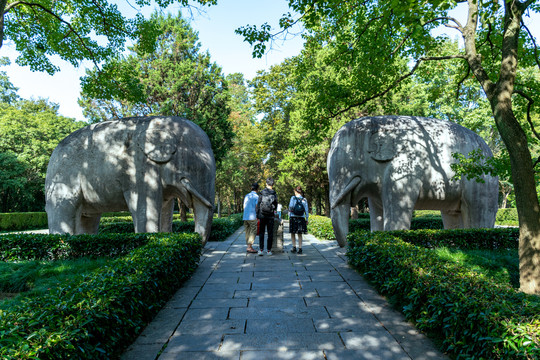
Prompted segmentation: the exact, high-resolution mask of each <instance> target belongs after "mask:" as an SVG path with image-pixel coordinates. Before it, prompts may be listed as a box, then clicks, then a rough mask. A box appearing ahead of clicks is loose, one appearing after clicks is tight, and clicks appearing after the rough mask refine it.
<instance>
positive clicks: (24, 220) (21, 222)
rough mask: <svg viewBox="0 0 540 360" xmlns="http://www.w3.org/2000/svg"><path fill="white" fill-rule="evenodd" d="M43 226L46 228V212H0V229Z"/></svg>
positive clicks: (11, 229) (10, 229)
mask: <svg viewBox="0 0 540 360" xmlns="http://www.w3.org/2000/svg"><path fill="white" fill-rule="evenodd" d="M45 228H47V213H46V212H26V213H2V214H0V231H16V230H28V229H45Z"/></svg>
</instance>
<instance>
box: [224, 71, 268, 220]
mask: <svg viewBox="0 0 540 360" xmlns="http://www.w3.org/2000/svg"><path fill="white" fill-rule="evenodd" d="M226 80H227V82H228V84H229V85H228V91H229V95H230V101H229V107H230V109H231V113H230V115H229V122H230V123H231V125H232V128H233V131H234V133H235V136H234V138H233V139H232V147H231V148H230V150H229V151H228V152H227V154H226V155H225V157H224V158H223V159H222V161H221V163H220V166H219V167H218V169H217V172H216V193H217V195H218V200H219V202H220V204H223V205H225V206H226V207H227V210H228V211H229V213H231V212H232V213H234V212H239V211H242V210H243V208H242V206H243V199H244V195H245V194H246V193H247V192H248V191H249V190H250V189H251V184H252V183H254V182H257V181H259V180H260V177H261V174H262V173H263V170H262V167H263V160H264V157H265V154H266V153H265V152H264V151H262V150H261V146H262V142H263V139H262V137H261V134H260V126H259V124H258V123H257V122H256V120H255V109H254V108H253V107H252V104H251V100H250V94H249V91H248V88H247V86H246V83H245V80H244V76H243V75H242V74H239V73H236V74H231V75H228V76H227V78H226ZM219 209H220V210H221V209H222V208H221V207H219Z"/></svg>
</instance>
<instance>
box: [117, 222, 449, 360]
mask: <svg viewBox="0 0 540 360" xmlns="http://www.w3.org/2000/svg"><path fill="white" fill-rule="evenodd" d="M255 247H257V242H256V244H255ZM290 249H291V246H290V236H289V233H288V231H287V230H285V231H284V250H285V251H284V253H280V254H274V255H272V256H266V255H265V256H258V255H254V254H248V253H247V252H246V245H245V238H244V232H243V229H239V230H238V231H236V232H235V233H234V234H233V235H232V236H230V237H229V238H228V239H227V240H226V241H224V242H221V243H211V242H209V243H207V244H206V246H205V249H204V251H203V254H202V256H201V261H200V264H199V267H198V269H197V271H196V272H195V274H194V275H193V276H192V278H191V279H189V280H188V281H187V282H186V283H185V284H184V286H183V287H182V288H181V289H179V290H178V291H177V293H176V294H175V295H174V296H173V297H172V298H171V300H170V301H169V302H168V303H167V304H166V305H165V307H164V309H163V310H162V311H161V312H160V313H159V314H158V315H157V317H156V318H155V319H154V321H153V322H152V323H150V324H149V325H148V326H147V327H146V329H145V330H144V332H143V333H142V334H141V335H140V336H139V338H138V339H137V340H136V341H135V342H134V343H133V344H132V345H131V346H130V347H129V348H128V349H127V350H126V352H125V353H124V354H123V356H122V359H123V360H132V359H133V360H146V359H148V360H150V359H152V360H156V359H157V360H172V359H189V360H199V359H202V360H205V359H212V360H213V359H220V360H223V359H227V360H228V359H230V360H233V359H234V360H247V359H257V360H264V359H278V360H279V359H284V360H285V359H291V360H292V359H294V360H312V359H317V360H319V359H320V360H330V359H332V360H335V359H340V360H348V359H355V360H356V359H360V360H363V359H370V360H371V359H373V360H375V359H384V360H401V359H409V360H410V359H413V360H434V359H447V358H446V357H445V356H444V355H443V354H441V353H440V352H439V351H437V350H436V349H435V347H434V346H433V344H432V342H431V341H430V340H429V339H427V338H426V337H425V336H424V335H422V334H421V333H419V332H418V331H417V330H416V329H415V328H414V327H413V326H412V325H411V324H409V323H408V322H407V321H406V320H405V318H404V317H403V315H402V314H400V313H398V312H396V311H395V310H394V309H392V307H391V306H390V305H389V304H388V302H387V301H386V300H385V299H384V298H383V297H382V296H380V295H379V294H378V293H377V292H376V291H375V290H373V288H371V286H370V285H369V284H368V283H367V282H366V281H364V279H363V278H362V277H361V276H360V275H359V274H358V273H357V272H356V271H354V269H352V268H350V267H349V266H348V265H347V259H346V257H345V249H342V248H339V247H338V246H337V244H335V243H334V242H323V241H318V240H317V239H316V238H314V237H313V236H311V235H309V234H308V235H305V236H304V241H303V250H304V254H302V255H297V254H291V253H290V252H289V251H290Z"/></svg>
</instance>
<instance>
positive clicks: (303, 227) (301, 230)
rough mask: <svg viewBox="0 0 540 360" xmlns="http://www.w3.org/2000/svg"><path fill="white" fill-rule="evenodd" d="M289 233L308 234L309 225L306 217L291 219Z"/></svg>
mask: <svg viewBox="0 0 540 360" xmlns="http://www.w3.org/2000/svg"><path fill="white" fill-rule="evenodd" d="M289 232H290V233H291V234H307V224H306V219H305V218H304V217H295V216H291V218H290V219H289Z"/></svg>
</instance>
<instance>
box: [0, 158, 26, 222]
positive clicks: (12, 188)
mask: <svg viewBox="0 0 540 360" xmlns="http://www.w3.org/2000/svg"><path fill="white" fill-rule="evenodd" d="M26 171H27V168H26V166H25V165H24V164H23V163H22V162H20V161H19V159H17V155H15V154H14V153H12V152H11V151H7V152H0V199H1V202H2V205H1V206H0V211H1V212H8V211H10V210H12V209H11V206H15V200H16V199H17V200H18V199H21V198H23V197H24V190H25V187H26V184H27V181H28V180H27V178H26V176H25V175H26ZM0 229H2V227H1V225H0Z"/></svg>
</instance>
